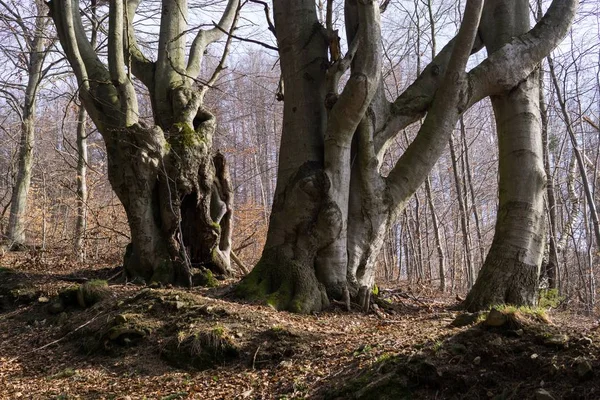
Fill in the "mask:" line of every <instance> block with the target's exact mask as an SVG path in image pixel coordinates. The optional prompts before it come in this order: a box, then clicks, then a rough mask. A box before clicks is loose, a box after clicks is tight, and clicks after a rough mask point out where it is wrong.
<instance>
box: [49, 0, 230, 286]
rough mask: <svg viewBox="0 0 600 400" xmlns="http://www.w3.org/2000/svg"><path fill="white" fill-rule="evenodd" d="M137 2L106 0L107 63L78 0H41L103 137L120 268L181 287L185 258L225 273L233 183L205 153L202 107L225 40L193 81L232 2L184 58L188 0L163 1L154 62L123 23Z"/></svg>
mask: <svg viewBox="0 0 600 400" xmlns="http://www.w3.org/2000/svg"><path fill="white" fill-rule="evenodd" d="M139 4H140V1H139V0H129V1H127V2H119V1H115V2H110V3H109V15H108V17H109V18H108V33H107V39H108V40H107V46H108V47H107V50H108V57H107V61H108V65H104V63H103V62H102V60H101V59H100V58H99V56H98V54H96V52H95V47H94V46H93V45H92V44H91V43H90V42H89V41H88V39H87V37H86V33H85V31H84V27H83V24H82V21H81V16H80V12H79V4H78V2H77V0H53V1H52V2H50V8H51V16H52V18H53V20H54V22H55V25H56V28H57V33H58V36H59V38H60V41H61V44H62V46H63V48H64V49H65V52H66V55H67V58H68V60H69V62H70V64H71V65H72V67H73V69H74V72H75V75H76V76H77V79H78V82H79V85H80V97H81V99H82V102H83V104H84V106H85V108H86V110H87V111H88V114H89V115H90V117H91V118H92V120H93V121H94V123H95V124H96V126H97V127H98V130H99V131H100V133H101V134H102V136H103V139H104V142H105V144H106V151H107V155H108V176H109V181H110V183H111V186H112V188H113V190H114V191H115V193H116V194H117V196H118V197H119V200H120V201H121V203H122V204H123V207H124V209H125V212H126V214H127V221H128V223H129V228H130V231H131V243H130V245H129V246H128V247H127V250H126V254H125V260H124V267H125V272H126V274H127V276H128V277H130V278H136V277H139V278H143V279H144V280H146V282H159V283H177V284H181V285H186V286H190V285H191V284H192V270H191V268H192V267H205V268H208V269H210V270H212V271H213V272H215V273H218V274H228V273H229V272H230V251H231V228H232V227H231V224H232V221H233V219H232V213H233V190H232V187H231V182H230V177H229V172H228V169H227V165H226V163H225V159H224V157H223V156H222V155H221V154H217V155H214V156H213V153H212V152H213V149H212V143H213V135H214V133H215V131H216V121H215V117H214V116H213V115H212V114H211V113H210V112H209V111H207V110H206V109H205V108H204V107H203V99H204V94H205V93H206V90H207V88H208V87H210V86H211V85H213V84H214V83H215V82H216V79H217V76H218V72H219V71H220V70H221V69H223V68H224V66H223V63H224V60H225V56H226V53H227V49H228V44H229V43H230V39H228V41H227V45H226V47H225V49H226V50H225V52H224V55H223V58H222V59H221V63H220V65H219V68H218V69H217V72H215V73H214V74H213V76H212V77H211V79H210V80H209V82H208V84H207V85H205V86H203V87H202V88H196V87H195V86H194V85H195V78H196V76H198V74H199V72H200V66H201V63H202V57H203V55H204V51H205V50H206V47H207V46H208V45H209V44H210V43H212V42H214V41H216V40H218V39H219V38H220V37H222V36H223V30H225V29H230V27H231V26H232V25H233V24H234V20H235V19H236V18H237V15H238V13H239V1H238V0H229V1H228V3H227V7H226V9H225V11H224V13H223V17H222V18H221V20H220V21H219V23H218V24H217V25H218V26H216V27H214V28H212V29H209V30H200V31H199V32H198V33H197V36H196V37H195V39H194V40H193V42H192V45H191V48H190V53H189V56H188V57H187V59H186V55H185V54H184V50H185V49H186V33H187V2H186V1H185V0H177V1H174V0H164V1H163V2H162V5H161V8H162V10H161V26H160V34H159V42H158V50H159V51H158V54H157V60H156V61H150V60H148V59H147V58H146V57H145V56H144V54H143V53H142V51H141V50H140V49H139V48H138V46H137V42H136V37H135V31H134V28H133V24H132V22H133V20H134V16H135V13H136V11H137V8H138V6H139ZM92 6H93V10H95V3H93V5H92ZM94 29H95V27H94ZM126 67H128V68H130V69H129V70H128V71H127V72H126ZM182 71H183V73H182ZM129 73H133V74H134V75H135V76H136V77H137V78H138V79H139V80H140V81H141V82H142V83H143V84H144V85H145V86H146V87H147V89H148V92H149V94H150V99H151V103H152V111H153V114H154V122H155V124H154V125H153V126H147V125H145V124H143V123H142V122H140V121H139V113H138V106H137V94H136V93H135V89H134V85H133V82H132V80H131V76H130V74H129Z"/></svg>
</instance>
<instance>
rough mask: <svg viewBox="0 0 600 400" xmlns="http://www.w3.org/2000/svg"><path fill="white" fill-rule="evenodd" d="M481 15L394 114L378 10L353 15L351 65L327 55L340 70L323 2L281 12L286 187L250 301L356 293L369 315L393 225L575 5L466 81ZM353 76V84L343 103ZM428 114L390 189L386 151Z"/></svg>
mask: <svg viewBox="0 0 600 400" xmlns="http://www.w3.org/2000/svg"><path fill="white" fill-rule="evenodd" d="M481 7H482V2H480V1H468V2H467V7H466V14H465V18H464V20H463V24H462V25H461V29H460V31H459V34H458V36H457V38H455V39H454V40H453V41H452V42H451V43H450V44H449V45H448V46H446V47H445V48H444V49H443V50H442V51H441V52H440V53H439V54H438V55H437V56H436V57H435V59H434V60H433V62H432V63H431V64H430V65H429V66H428V67H426V68H425V69H424V70H423V73H422V74H421V75H420V76H419V78H418V79H417V80H416V81H415V83H413V85H411V86H410V87H409V88H408V89H407V90H406V91H405V92H404V93H403V94H401V95H400V96H399V98H398V99H396V100H395V101H394V103H389V102H387V100H386V99H385V98H384V97H383V96H382V95H380V93H381V92H380V90H379V88H380V84H381V82H380V64H381V62H380V60H379V59H380V57H381V54H380V50H379V43H380V36H379V29H378V26H379V17H378V10H377V7H376V6H375V5H374V4H373V3H371V2H362V1H353V0H348V1H347V2H346V3H345V16H346V18H345V19H346V21H345V23H346V33H347V35H348V38H349V40H348V43H350V45H349V49H348V52H347V53H346V55H345V56H343V57H342V56H340V57H333V55H334V54H336V52H335V51H333V49H329V50H332V51H331V54H332V58H331V59H330V58H328V47H332V44H331V40H330V39H331V35H330V32H331V28H329V29H328V28H326V27H323V26H321V25H320V24H319V22H318V18H317V12H316V5H315V2H314V1H313V0H298V1H294V2H288V1H283V0H276V1H275V2H274V15H275V26H276V32H277V40H278V45H279V55H280V60H281V69H282V75H283V80H284V83H285V90H286V93H285V103H284V116H283V133H282V141H281V156H280V161H279V175H278V180H277V189H276V193H275V199H274V205H273V213H272V215H271V219H270V225H269V232H268V235H267V243H266V246H265V250H264V252H263V255H262V258H261V260H260V261H259V263H258V264H257V266H256V267H255V269H254V270H253V271H252V272H251V273H250V274H249V275H248V276H247V277H246V278H245V279H244V280H243V281H242V282H241V283H240V285H239V286H238V293H239V294H240V295H241V296H244V297H246V298H251V299H256V300H262V301H267V302H269V303H270V304H272V305H273V306H274V307H277V308H283V309H290V310H293V311H299V312H311V311H318V310H320V309H322V308H323V307H325V306H326V305H327V304H328V302H329V299H330V298H341V297H342V296H343V294H344V293H345V291H346V290H347V291H348V293H349V294H350V295H351V296H352V297H355V298H356V300H357V303H359V304H364V300H366V299H363V298H361V296H360V293H365V290H363V289H361V288H364V287H370V286H371V285H372V283H373V278H374V265H375V263H374V260H375V258H376V256H377V254H378V253H379V250H380V247H381V243H382V242H383V240H382V238H383V237H384V234H385V231H386V229H387V227H388V225H389V224H390V223H391V222H392V221H395V220H396V219H397V217H398V216H399V215H401V213H402V211H403V209H404V207H405V206H406V204H407V202H408V201H409V199H410V197H411V196H412V195H413V194H414V193H415V192H416V190H417V189H418V187H419V186H420V185H421V184H422V182H423V181H424V180H425V179H426V177H427V175H428V174H429V172H430V171H431V168H432V167H433V165H434V164H435V162H436V161H437V159H438V158H439V156H440V155H441V154H442V152H443V150H444V148H445V146H446V144H447V143H448V140H449V135H450V134H451V132H452V130H453V128H454V126H455V124H456V121H457V120H458V118H459V117H460V115H461V114H462V113H463V112H464V111H465V110H466V109H468V108H469V107H470V106H471V105H472V104H474V103H476V102H477V101H479V100H481V99H482V98H484V97H486V96H489V95H501V94H502V93H504V92H505V91H506V90H509V89H511V88H513V87H515V86H516V85H517V84H518V83H519V82H521V81H523V80H526V79H527V78H528V77H529V76H530V75H531V74H532V73H533V72H534V71H535V69H536V68H537V66H538V63H539V61H540V60H541V59H542V58H543V57H545V56H546V55H547V54H548V53H549V52H550V51H551V50H552V49H553V48H554V47H555V46H556V44H557V43H559V42H560V40H561V39H562V37H563V36H564V35H565V33H566V32H567V30H568V27H569V26H570V23H571V20H572V18H573V15H574V11H575V9H576V7H577V1H575V0H572V1H558V0H557V1H554V2H553V4H552V6H551V7H550V9H549V12H548V13H547V14H546V15H545V16H544V18H543V19H542V21H540V23H539V24H538V25H536V27H535V28H534V29H533V30H531V31H530V32H527V33H526V34H524V35H523V36H521V37H518V38H513V39H512V40H510V41H508V43H506V45H504V46H502V47H501V48H499V49H498V50H497V51H495V52H493V54H491V55H490V56H489V57H488V58H487V59H486V60H485V61H484V62H482V63H481V64H480V65H479V66H477V67H475V68H474V69H473V70H471V71H470V72H469V73H465V72H464V70H465V65H466V62H467V59H468V57H469V55H470V53H471V52H472V51H473V50H477V49H478V48H479V47H480V46H479V44H475V37H476V32H477V27H478V23H479V15H480V11H481ZM492 25H493V24H492ZM511 36H512V35H511ZM511 36H508V37H507V39H510V38H511ZM505 42H506V41H505ZM349 67H350V68H351V74H350V79H349V81H348V84H346V85H345V87H344V89H343V90H342V92H341V93H338V91H337V87H338V83H339V78H340V76H341V75H342V73H343V72H344V71H345V70H346V69H347V68H349ZM425 114H426V118H425V120H424V123H423V125H422V127H421V129H420V130H419V133H418V135H417V137H416V139H415V140H414V141H413V142H412V143H411V144H410V146H409V147H408V149H407V151H406V152H405V153H404V154H403V156H402V157H401V158H400V160H398V162H397V163H396V165H395V166H394V168H393V169H392V171H391V172H390V174H389V175H388V176H387V177H382V176H381V175H380V172H379V168H380V165H381V159H382V156H383V154H384V152H385V149H386V147H387V145H388V144H389V143H390V141H391V140H392V139H393V137H394V136H395V135H396V134H397V133H398V132H399V131H401V130H402V129H403V128H405V127H406V126H408V125H409V124H411V123H413V122H416V121H418V120H419V119H421V118H422V117H423V116H424V115H425ZM366 293H368V291H366Z"/></svg>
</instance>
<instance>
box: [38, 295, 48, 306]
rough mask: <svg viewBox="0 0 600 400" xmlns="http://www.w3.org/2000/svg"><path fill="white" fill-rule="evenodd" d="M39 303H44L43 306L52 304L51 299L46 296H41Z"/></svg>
mask: <svg viewBox="0 0 600 400" xmlns="http://www.w3.org/2000/svg"><path fill="white" fill-rule="evenodd" d="M38 303H43V304H46V303H50V299H49V298H47V297H46V296H40V298H39V299H38Z"/></svg>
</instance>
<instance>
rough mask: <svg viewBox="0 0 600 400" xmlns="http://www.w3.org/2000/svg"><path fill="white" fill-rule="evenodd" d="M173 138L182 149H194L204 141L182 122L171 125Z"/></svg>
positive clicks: (200, 135) (201, 136)
mask: <svg viewBox="0 0 600 400" xmlns="http://www.w3.org/2000/svg"><path fill="white" fill-rule="evenodd" d="M173 128H174V134H173V135H174V136H173V138H174V139H175V141H176V143H177V144H179V145H181V146H183V147H194V146H197V145H198V144H199V143H200V142H202V141H204V137H203V135H202V134H200V133H198V132H196V131H195V130H194V129H193V128H192V127H191V126H189V125H188V124H186V123H184V122H177V123H175V124H173Z"/></svg>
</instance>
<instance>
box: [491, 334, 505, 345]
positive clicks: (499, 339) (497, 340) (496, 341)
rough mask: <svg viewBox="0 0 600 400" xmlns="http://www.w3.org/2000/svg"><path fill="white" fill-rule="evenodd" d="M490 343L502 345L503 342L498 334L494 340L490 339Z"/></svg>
mask: <svg viewBox="0 0 600 400" xmlns="http://www.w3.org/2000/svg"><path fill="white" fill-rule="evenodd" d="M490 344H492V345H494V346H502V345H503V344H504V342H503V341H502V338H501V337H500V336H498V337H496V338H495V339H494V340H492V341H490Z"/></svg>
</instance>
